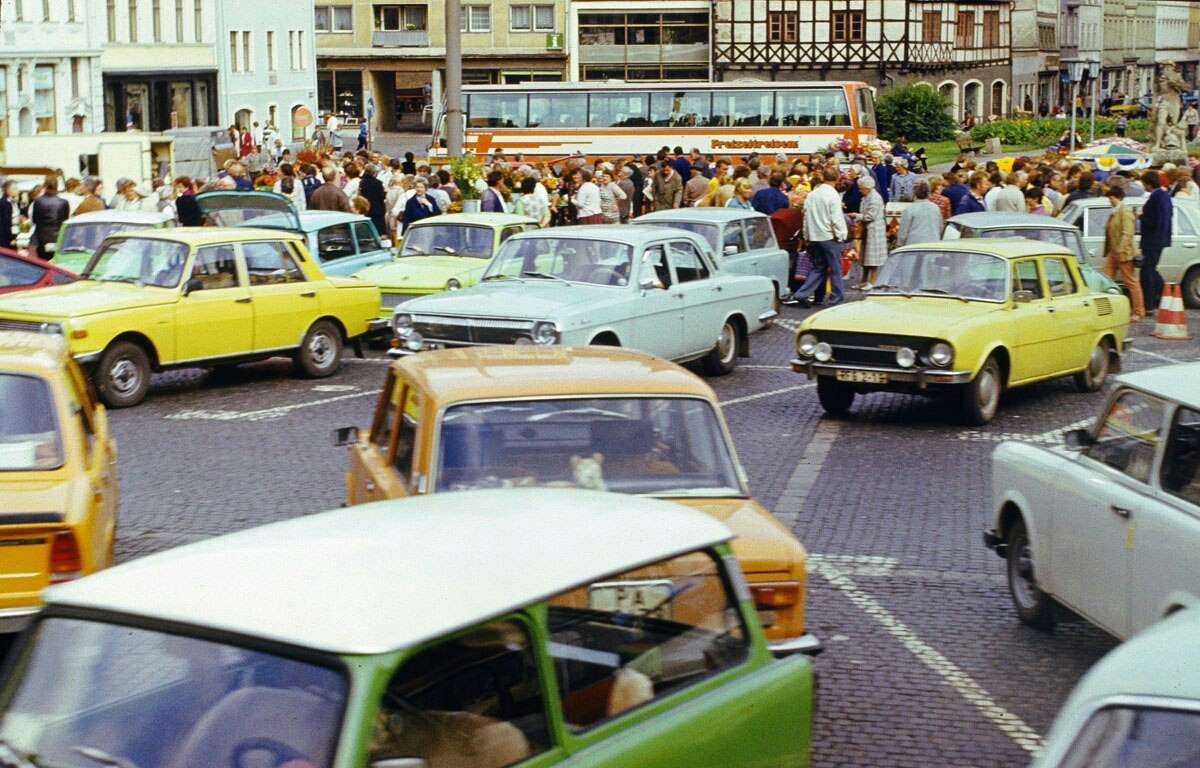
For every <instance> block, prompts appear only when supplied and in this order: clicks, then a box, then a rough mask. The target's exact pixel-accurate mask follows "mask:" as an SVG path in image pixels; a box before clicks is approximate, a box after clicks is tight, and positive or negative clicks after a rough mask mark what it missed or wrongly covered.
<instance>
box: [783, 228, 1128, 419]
mask: <svg viewBox="0 0 1200 768" xmlns="http://www.w3.org/2000/svg"><path fill="white" fill-rule="evenodd" d="M1128 330H1129V300H1128V299H1127V298H1125V297H1124V296H1114V295H1111V294H1107V293H1095V292H1093V291H1092V290H1091V289H1089V288H1088V287H1087V285H1086V284H1085V283H1084V280H1083V276H1082V275H1081V274H1080V272H1079V264H1078V262H1077V261H1076V260H1075V256H1074V254H1073V253H1071V252H1070V251H1068V250H1067V249H1066V248H1063V247H1062V246H1056V245H1049V244H1044V243H1041V242H1034V241H1030V240H1027V239H1025V238H1017V237H1013V238H1006V239H990V238H986V239H985V238H972V239H966V240H942V241H940V242H934V243H921V244H918V245H911V246H907V247H904V248H900V249H897V250H895V251H893V252H892V255H891V256H889V257H888V260H887V263H886V264H884V265H883V266H882V267H881V268H880V270H879V275H878V278H877V280H876V282H875V287H874V289H872V290H871V291H870V293H869V295H868V296H867V298H866V300H865V301H855V302H850V303H846V304H841V305H839V306H836V307H831V308H829V309H825V310H822V311H820V312H817V313H815V314H813V315H810V316H809V317H807V318H805V320H804V322H803V323H801V324H800V329H799V330H798V331H797V333H796V352H797V353H798V357H797V358H796V359H795V360H793V361H792V370H794V371H796V372H797V373H804V374H806V375H807V376H808V377H809V378H810V379H812V378H815V379H816V380H817V396H818V398H819V399H820V401H821V407H823V408H824V409H825V410H826V411H827V412H828V413H830V414H833V415H841V414H845V413H846V412H847V411H848V410H849V409H850V406H851V405H852V404H853V403H854V398H855V396H856V395H859V394H866V393H869V392H880V391H887V392H910V393H915V394H926V395H937V394H948V395H954V396H955V397H957V398H958V400H959V408H960V410H961V412H962V418H963V420H964V421H966V422H967V423H968V424H976V425H978V424H986V423H988V422H989V421H991V420H992V417H994V416H995V415H996V410H997V408H998V407H999V404H1000V393H1001V392H1002V391H1003V390H1004V389H1006V388H1009V387H1016V386H1020V385H1022V384H1029V383H1032V382H1035V381H1043V380H1045V379H1050V378H1054V377H1058V376H1073V377H1074V379H1075V385H1076V387H1078V388H1079V389H1080V390H1081V391H1095V390H1097V389H1099V388H1100V387H1101V385H1102V384H1103V383H1104V379H1105V377H1106V376H1107V375H1108V372H1109V371H1110V370H1114V369H1117V370H1119V366H1120V356H1121V353H1122V352H1124V350H1125V346H1126V344H1127V343H1128V340H1127V337H1126V335H1127V333H1128Z"/></svg>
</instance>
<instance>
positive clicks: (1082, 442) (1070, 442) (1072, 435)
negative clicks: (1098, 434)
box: [1064, 429, 1096, 451]
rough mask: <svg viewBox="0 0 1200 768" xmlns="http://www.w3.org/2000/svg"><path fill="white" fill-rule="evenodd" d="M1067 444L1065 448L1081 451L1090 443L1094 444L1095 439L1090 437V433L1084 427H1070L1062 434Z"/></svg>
mask: <svg viewBox="0 0 1200 768" xmlns="http://www.w3.org/2000/svg"><path fill="white" fill-rule="evenodd" d="M1064 438H1065V440H1066V444H1067V449H1068V450H1072V451H1082V450H1083V449H1084V448H1087V447H1088V446H1090V445H1094V444H1095V442H1096V439H1095V438H1094V437H1092V433H1091V432H1089V431H1088V430H1086V429H1072V430H1071V431H1070V432H1068V433H1067V434H1066V435H1065V436H1064Z"/></svg>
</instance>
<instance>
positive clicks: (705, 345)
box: [392, 224, 776, 375]
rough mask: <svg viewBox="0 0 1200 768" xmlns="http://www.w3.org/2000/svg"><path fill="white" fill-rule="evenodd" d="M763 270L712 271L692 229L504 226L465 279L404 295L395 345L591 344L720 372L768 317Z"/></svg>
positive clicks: (771, 298)
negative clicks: (479, 271)
mask: <svg viewBox="0 0 1200 768" xmlns="http://www.w3.org/2000/svg"><path fill="white" fill-rule="evenodd" d="M774 302H775V288H774V286H773V285H772V284H771V281H770V280H768V279H766V278H765V277H758V276H750V275H734V274H730V273H729V272H726V271H725V270H722V269H720V268H719V267H718V266H717V265H716V264H715V263H713V261H712V260H711V257H710V256H709V253H708V246H707V245H706V244H705V242H704V240H703V239H702V238H701V237H700V236H699V235H694V234H692V233H691V232H683V231H676V230H671V229H667V228H665V227H615V226H605V225H602V224H601V225H590V226H576V227H568V228H558V229H546V230H538V231H534V232H525V233H522V234H519V235H514V236H513V237H511V238H509V239H508V240H506V241H505V242H504V245H502V246H501V247H500V250H499V251H498V252H497V253H496V257H495V258H494V259H493V260H492V262H491V264H490V265H489V266H488V268H487V271H486V272H485V273H484V275H483V277H482V278H480V282H479V284H478V285H476V286H475V287H473V288H466V289H463V290H461V291H453V292H450V293H442V294H440V295H436V296H424V297H421V298H419V299H413V300H412V301H410V302H406V303H405V304H403V305H401V306H400V307H398V308H397V309H396V312H395V314H394V315H393V316H392V327H393V329H394V330H395V332H396V339H397V346H396V347H395V348H393V349H392V353H394V354H412V353H415V352H419V351H421V350H425V349H433V348H437V347H459V346H469V345H475V344H518V345H522V344H536V345H551V344H563V345H567V346H583V345H588V344H599V345H604V346H615V347H632V348H633V349H640V350H643V351H646V352H652V353H654V354H656V355H658V356H659V357H665V358H667V359H669V360H674V361H676V362H685V361H689V360H701V361H702V364H703V366H704V369H705V371H706V372H708V373H710V374H712V375H720V374H724V373H729V372H730V371H732V370H733V369H734V366H735V365H736V364H737V359H738V358H739V357H746V356H748V355H749V354H750V334H751V333H753V332H754V331H757V330H758V329H759V328H761V327H762V326H763V324H764V323H766V322H768V321H769V320H771V319H772V318H773V317H775V314H776V313H775V310H774V309H773V305H774Z"/></svg>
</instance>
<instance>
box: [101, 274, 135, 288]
mask: <svg viewBox="0 0 1200 768" xmlns="http://www.w3.org/2000/svg"><path fill="white" fill-rule="evenodd" d="M93 279H94V280H99V281H100V282H104V283H133V284H134V285H136V286H137V287H139V288H145V287H146V284H145V283H143V282H142V279H141V278H140V277H131V276H129V275H117V276H115V277H97V278H93Z"/></svg>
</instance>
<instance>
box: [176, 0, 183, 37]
mask: <svg viewBox="0 0 1200 768" xmlns="http://www.w3.org/2000/svg"><path fill="white" fill-rule="evenodd" d="M175 42H177V43H182V42H183V0H175Z"/></svg>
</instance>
